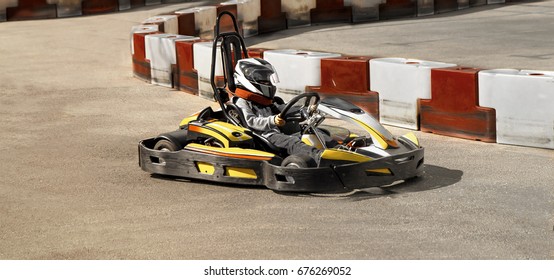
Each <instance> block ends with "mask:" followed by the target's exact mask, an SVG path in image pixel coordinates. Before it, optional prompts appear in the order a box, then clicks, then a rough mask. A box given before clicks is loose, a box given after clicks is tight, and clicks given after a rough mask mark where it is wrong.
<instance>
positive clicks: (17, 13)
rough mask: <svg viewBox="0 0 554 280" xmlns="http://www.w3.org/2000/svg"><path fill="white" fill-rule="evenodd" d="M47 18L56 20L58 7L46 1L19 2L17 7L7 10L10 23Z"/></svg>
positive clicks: (27, 0) (28, 0)
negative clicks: (12, 21)
mask: <svg viewBox="0 0 554 280" xmlns="http://www.w3.org/2000/svg"><path fill="white" fill-rule="evenodd" d="M10 4H13V3H10ZM47 18H56V5H55V4H48V2H46V0H19V2H18V4H17V6H15V7H10V6H8V7H7V8H6V20H8V21H11V20H29V19H47Z"/></svg>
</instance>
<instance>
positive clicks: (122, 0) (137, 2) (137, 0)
mask: <svg viewBox="0 0 554 280" xmlns="http://www.w3.org/2000/svg"><path fill="white" fill-rule="evenodd" d="M144 6H145V0H119V10H120V11H125V10H129V9H134V8H138V7H144Z"/></svg>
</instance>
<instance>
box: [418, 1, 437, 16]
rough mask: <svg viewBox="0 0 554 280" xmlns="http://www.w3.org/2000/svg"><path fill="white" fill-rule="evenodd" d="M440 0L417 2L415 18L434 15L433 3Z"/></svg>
mask: <svg viewBox="0 0 554 280" xmlns="http://www.w3.org/2000/svg"><path fill="white" fill-rule="evenodd" d="M437 1H441V0H417V16H418V17H421V16H430V15H433V14H435V2H437Z"/></svg>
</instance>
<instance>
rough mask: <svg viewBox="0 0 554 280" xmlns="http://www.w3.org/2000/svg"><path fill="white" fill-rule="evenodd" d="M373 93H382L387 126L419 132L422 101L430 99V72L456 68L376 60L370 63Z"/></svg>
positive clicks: (381, 107) (381, 109)
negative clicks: (420, 101) (420, 104)
mask: <svg viewBox="0 0 554 280" xmlns="http://www.w3.org/2000/svg"><path fill="white" fill-rule="evenodd" d="M369 63H370V67H371V68H370V69H371V72H370V80H371V90H372V91H376V92H378V93H379V114H380V120H381V122H382V123H384V124H389V125H394V126H399V127H404V128H409V129H414V130H417V129H419V122H418V115H419V112H418V106H417V101H418V99H419V98H424V99H429V98H431V69H433V68H446V67H454V66H456V65H455V64H450V63H442V62H433V61H423V60H416V59H406V58H377V59H372V60H371V61H370V62H369Z"/></svg>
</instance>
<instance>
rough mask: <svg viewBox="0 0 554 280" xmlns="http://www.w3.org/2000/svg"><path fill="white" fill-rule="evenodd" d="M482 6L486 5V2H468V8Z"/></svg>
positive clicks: (471, 0)
mask: <svg viewBox="0 0 554 280" xmlns="http://www.w3.org/2000/svg"><path fill="white" fill-rule="evenodd" d="M482 5H487V0H469V6H470V7H475V6H482Z"/></svg>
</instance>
